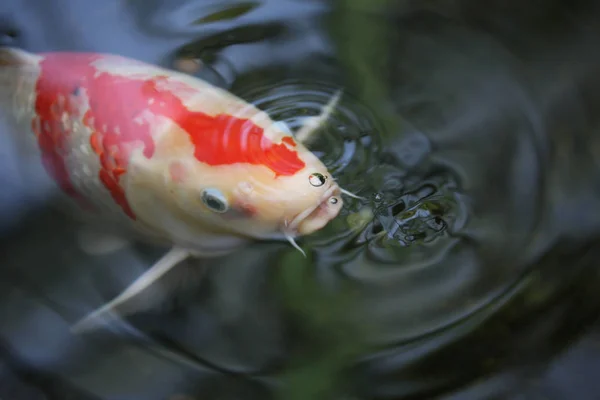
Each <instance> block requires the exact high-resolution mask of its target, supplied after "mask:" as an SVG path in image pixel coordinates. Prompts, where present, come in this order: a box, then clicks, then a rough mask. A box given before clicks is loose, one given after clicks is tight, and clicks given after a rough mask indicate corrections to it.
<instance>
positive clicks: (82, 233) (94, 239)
mask: <svg viewBox="0 0 600 400" xmlns="http://www.w3.org/2000/svg"><path fill="white" fill-rule="evenodd" d="M77 242H78V243H79V247H80V248H81V250H83V251H84V252H85V253H87V254H90V255H102V254H110V253H114V252H116V251H119V250H121V249H123V248H125V247H126V246H128V245H129V244H130V242H129V240H127V239H125V238H122V237H119V236H115V235H111V234H108V233H103V232H99V231H96V230H93V229H91V228H87V227H83V228H81V229H80V230H79V231H78V232H77Z"/></svg>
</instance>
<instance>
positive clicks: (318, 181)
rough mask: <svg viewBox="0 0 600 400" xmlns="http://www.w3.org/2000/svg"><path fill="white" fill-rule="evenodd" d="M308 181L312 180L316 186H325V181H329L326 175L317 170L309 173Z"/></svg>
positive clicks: (311, 182)
mask: <svg viewBox="0 0 600 400" xmlns="http://www.w3.org/2000/svg"><path fill="white" fill-rule="evenodd" d="M308 181H309V182H310V184H311V185H313V186H315V187H319V186H323V185H324V184H325V181H327V178H326V177H325V175H323V174H320V173H318V172H315V173H312V174H310V175H309V177H308Z"/></svg>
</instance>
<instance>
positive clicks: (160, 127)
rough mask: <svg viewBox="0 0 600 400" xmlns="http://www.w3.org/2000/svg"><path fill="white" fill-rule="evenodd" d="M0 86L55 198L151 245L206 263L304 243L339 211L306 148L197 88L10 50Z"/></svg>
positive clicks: (334, 190)
mask: <svg viewBox="0 0 600 400" xmlns="http://www.w3.org/2000/svg"><path fill="white" fill-rule="evenodd" d="M0 79H1V84H2V88H3V89H2V91H3V95H2V97H3V98H4V103H5V106H4V107H3V109H4V110H5V111H8V112H7V115H8V116H9V118H10V119H11V121H12V122H13V126H15V128H16V129H15V132H17V134H18V135H24V136H27V139H30V140H33V141H35V143H36V144H37V151H38V152H39V158H40V161H41V162H42V163H43V164H44V167H45V169H46V171H47V173H48V175H49V176H50V177H51V178H52V179H53V180H54V181H55V182H56V184H57V185H58V187H60V189H61V191H62V193H63V194H64V195H66V196H68V198H69V199H70V200H71V201H72V202H74V203H75V204H76V205H77V207H79V208H81V209H83V210H86V211H87V212H89V213H92V214H94V215H98V216H100V217H101V218H102V219H108V220H110V221H115V222H118V223H119V224H120V225H123V226H126V227H128V228H132V229H133V230H135V231H136V232H138V233H141V234H143V235H144V236H146V237H148V238H152V239H154V240H159V241H162V242H166V243H170V244H176V245H178V246H181V247H185V248H190V249H192V250H195V251H198V252H200V253H210V252H212V251H214V250H219V249H226V248H227V247H229V246H232V245H233V244H234V243H237V242H239V241H241V240H243V239H248V238H251V239H265V238H277V237H282V232H285V233H286V234H287V235H290V236H292V237H295V236H299V235H304V234H308V233H312V232H314V231H315V230H318V229H320V228H322V227H323V226H324V225H325V224H326V223H327V222H328V221H329V220H330V219H331V218H333V217H335V216H336V215H337V213H338V212H339V210H340V208H341V206H342V204H343V201H342V199H341V197H340V188H339V187H338V185H337V184H336V183H335V181H334V180H333V179H332V177H331V176H330V174H329V173H328V171H327V168H326V167H325V166H324V165H323V163H322V162H321V161H320V160H319V159H318V158H317V157H316V156H315V155H314V154H312V153H311V152H310V151H309V150H308V149H307V148H306V147H305V146H304V145H303V144H302V143H299V142H298V141H296V140H295V139H294V137H293V136H290V135H289V133H287V132H285V131H283V130H282V129H281V128H279V127H278V126H277V125H276V124H275V123H274V121H272V120H271V119H270V118H269V116H268V115H267V114H266V113H265V112H263V111H261V110H259V109H258V108H256V107H254V106H253V105H251V104H249V103H247V102H245V101H244V100H242V99H240V98H238V97H236V96H234V95H232V94H231V93H229V92H227V91H225V90H222V89H220V88H217V87H215V86H212V85H210V84H209V83H207V82H205V81H203V80H200V79H197V78H194V77H191V76H188V75H185V74H182V73H178V72H176V71H171V70H167V69H164V68H161V67H158V66H154V65H149V64H146V63H143V62H139V61H137V60H132V59H128V58H126V57H122V56H117V55H111V54H96V53H43V54H31V53H27V52H24V51H21V50H15V49H5V50H3V51H2V56H0ZM7 103H8V104H7ZM6 104H7V106H6ZM307 210H308V211H307Z"/></svg>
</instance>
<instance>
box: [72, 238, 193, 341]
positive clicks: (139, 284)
mask: <svg viewBox="0 0 600 400" xmlns="http://www.w3.org/2000/svg"><path fill="white" fill-rule="evenodd" d="M191 255H192V254H191V253H190V251H189V250H186V249H182V248H179V247H173V248H172V249H171V250H169V251H168V252H167V253H166V254H165V255H164V256H163V257H162V258H160V259H159V260H158V261H157V262H156V263H155V264H154V265H153V266H152V267H150V269H148V270H147V271H146V272H144V273H143V274H142V275H141V276H140V277H139V278H137V279H136V280H135V281H134V282H133V283H132V284H131V285H129V286H128V287H127V288H126V289H125V290H124V291H123V292H122V293H121V294H120V295H119V296H117V297H116V298H115V299H113V300H112V301H110V302H109V303H106V304H105V305H103V306H102V307H100V308H98V309H97V310H95V311H93V312H91V313H90V314H88V315H87V316H85V317H84V318H82V319H81V320H79V321H78V322H77V323H75V324H74V325H73V326H72V327H71V332H73V333H76V334H78V333H82V332H84V331H87V330H89V329H91V328H93V327H95V326H96V325H97V324H98V323H99V322H101V321H102V320H103V319H105V317H108V316H109V315H111V314H114V312H115V309H116V308H117V307H118V306H120V305H123V304H124V303H125V302H127V301H130V300H131V299H133V298H134V297H135V296H137V295H138V294H140V293H141V292H142V291H144V290H145V289H147V288H148V287H149V286H150V285H152V284H153V283H155V282H156V281H157V280H158V279H160V278H161V277H162V276H163V275H164V274H166V273H167V272H168V271H169V270H171V269H172V268H173V267H174V266H176V265H177V264H179V263H180V262H182V261H184V260H185V259H186V258H188V257H189V256H191Z"/></svg>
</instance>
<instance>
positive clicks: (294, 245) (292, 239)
mask: <svg viewBox="0 0 600 400" xmlns="http://www.w3.org/2000/svg"><path fill="white" fill-rule="evenodd" d="M283 236H285V239H286V240H287V241H288V242H290V244H291V245H292V246H293V247H294V248H295V249H296V250H298V251H299V252H300V253H302V255H303V256H304V257H305V258H306V253H305V252H304V250H302V248H301V247H300V246H299V245H298V243H296V240H295V239H294V237H293V236H292V235H291V234H290V233H288V232H286V231H284V232H283Z"/></svg>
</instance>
